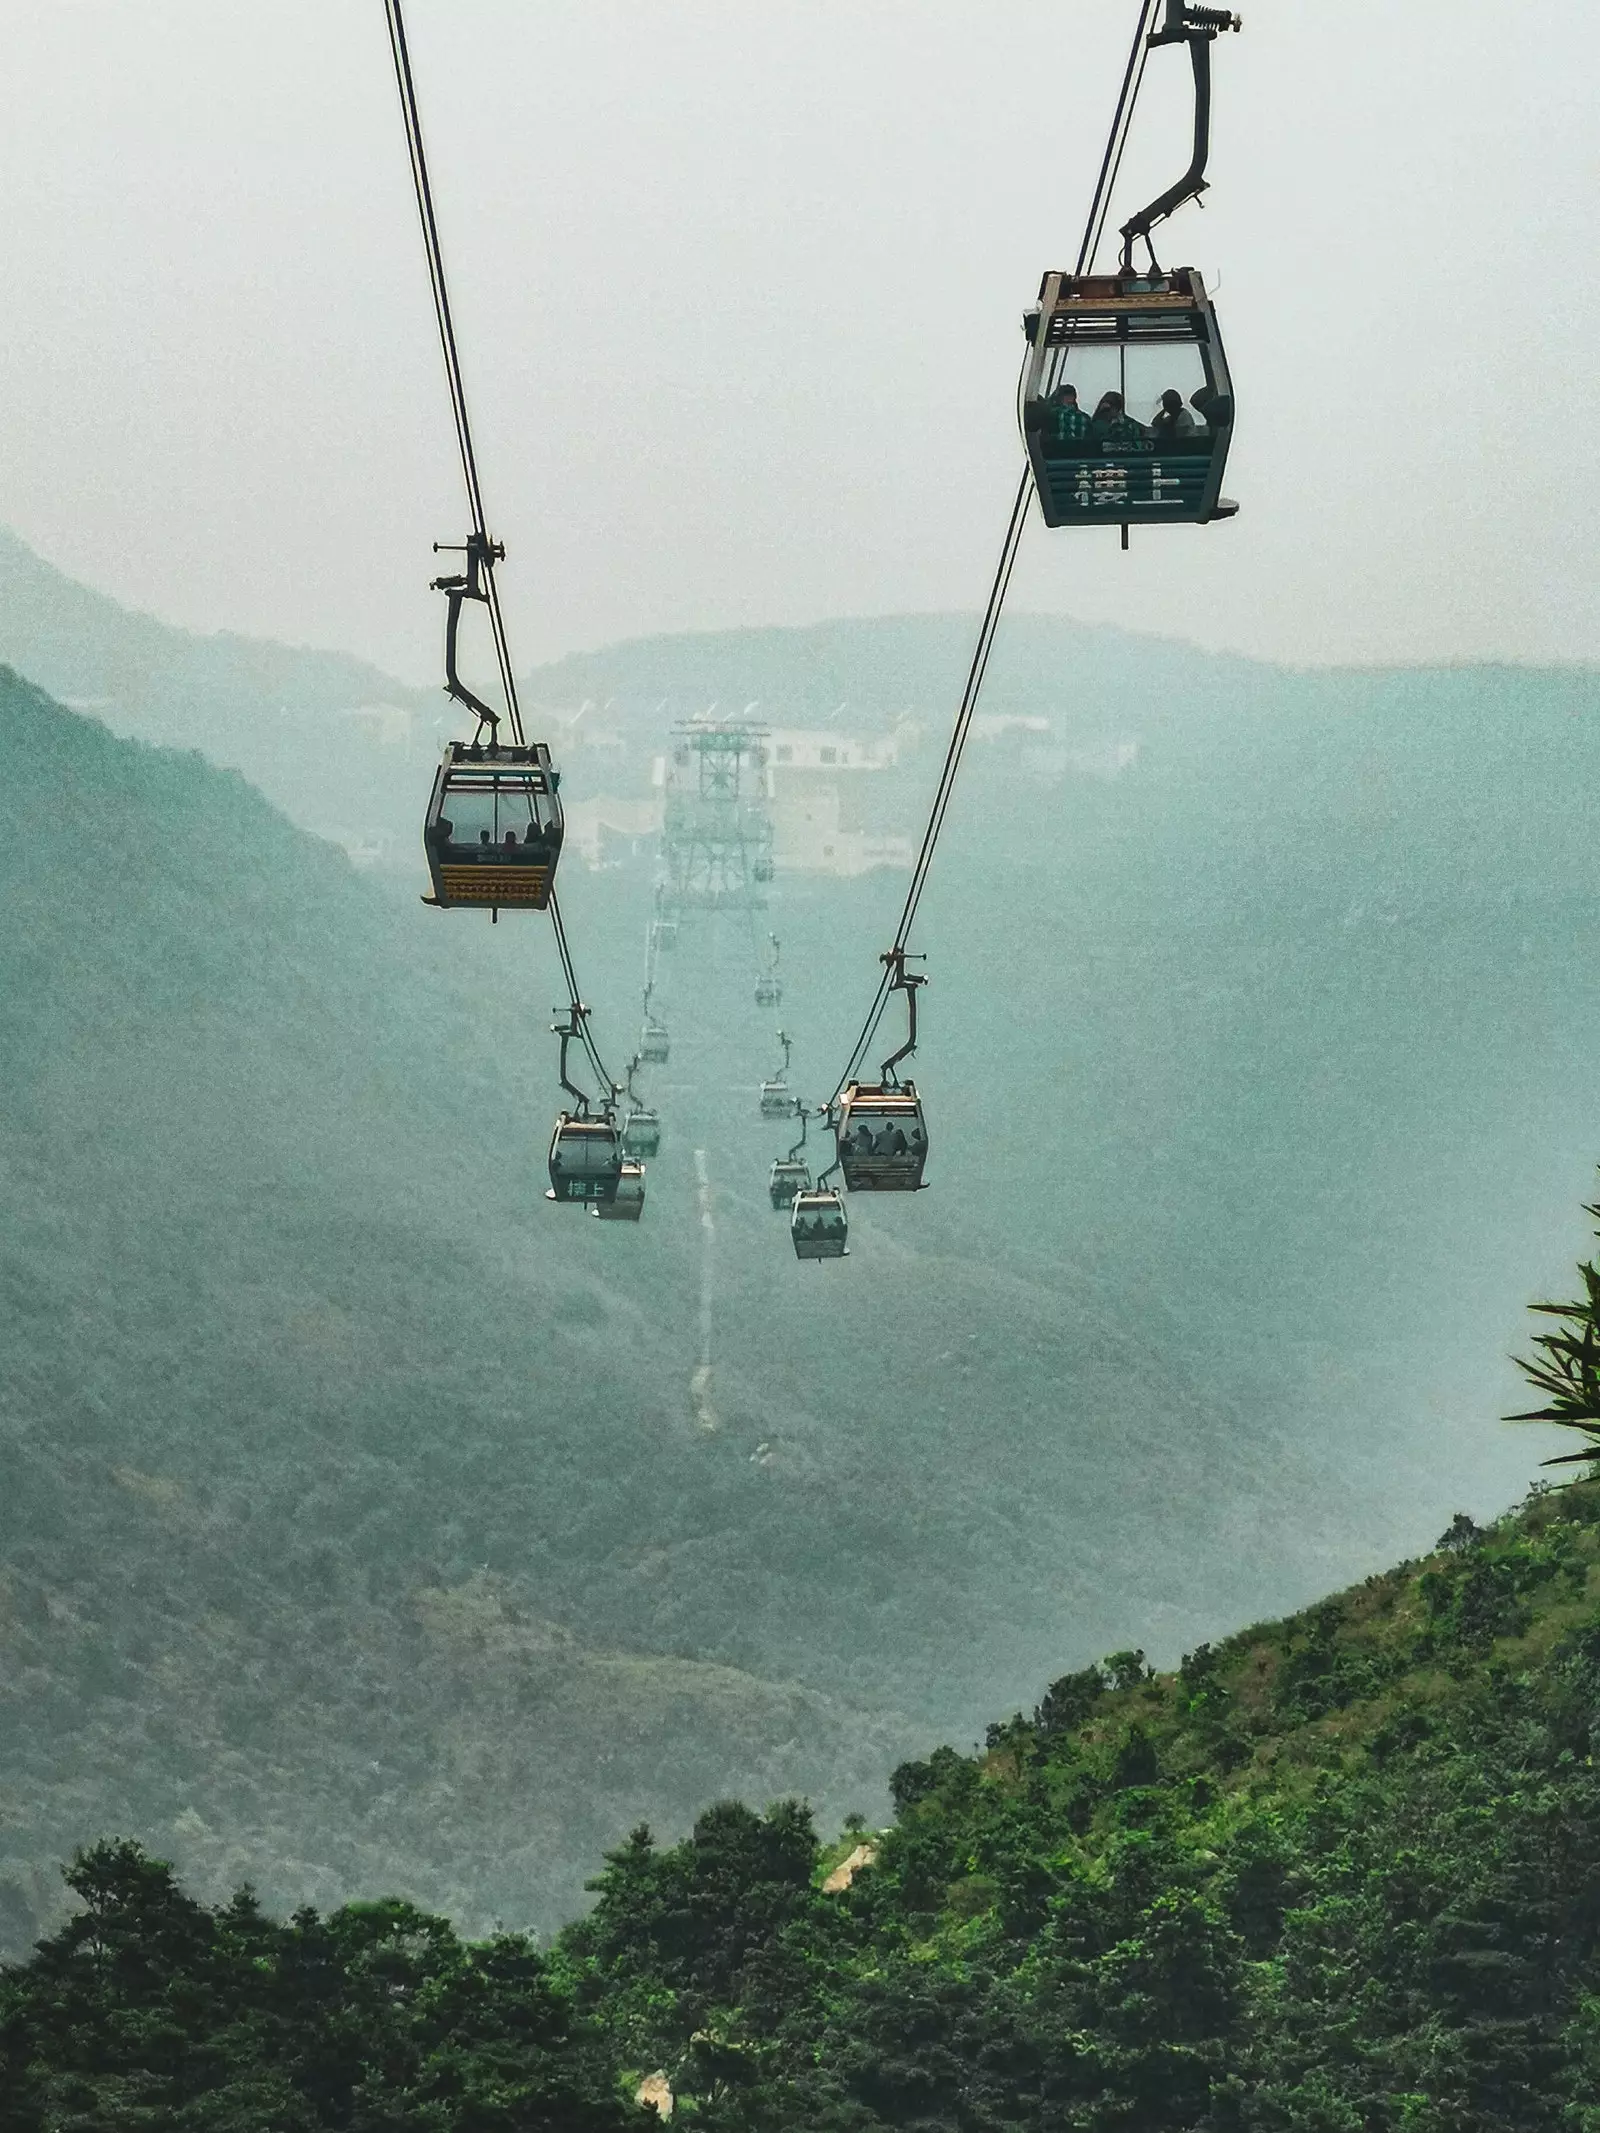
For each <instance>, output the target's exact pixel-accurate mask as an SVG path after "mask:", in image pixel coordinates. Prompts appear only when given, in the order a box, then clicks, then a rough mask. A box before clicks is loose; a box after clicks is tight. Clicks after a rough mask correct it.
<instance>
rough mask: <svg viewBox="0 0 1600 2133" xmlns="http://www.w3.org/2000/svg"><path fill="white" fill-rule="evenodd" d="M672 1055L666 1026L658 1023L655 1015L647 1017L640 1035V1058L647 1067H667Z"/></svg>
mask: <svg viewBox="0 0 1600 2133" xmlns="http://www.w3.org/2000/svg"><path fill="white" fill-rule="evenodd" d="M671 1053H672V1044H671V1040H670V1039H669V1038H668V1036H667V1027H666V1024H665V1023H664V1022H658V1021H657V1020H656V1018H655V1016H654V1015H646V1016H645V1018H644V1028H643V1029H642V1030H641V1031H640V1033H639V1057H640V1058H641V1059H642V1060H643V1061H644V1063H645V1065H646V1066H665V1065H666V1063H667V1060H668V1059H669V1058H670V1056H671Z"/></svg>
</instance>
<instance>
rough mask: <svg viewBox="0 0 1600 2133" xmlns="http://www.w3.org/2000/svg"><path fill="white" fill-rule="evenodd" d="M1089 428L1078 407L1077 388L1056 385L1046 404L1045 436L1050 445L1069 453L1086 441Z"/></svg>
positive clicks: (1084, 416) (1083, 414) (1088, 423)
mask: <svg viewBox="0 0 1600 2133" xmlns="http://www.w3.org/2000/svg"><path fill="white" fill-rule="evenodd" d="M1091 428H1092V424H1091V422H1090V420H1089V417H1088V416H1087V415H1086V414H1085V413H1084V411H1083V409H1082V408H1081V407H1080V406H1079V405H1078V388H1077V387H1076V386H1075V385H1058V386H1057V387H1056V389H1055V391H1054V392H1053V393H1052V394H1051V395H1050V398H1049V400H1048V401H1047V402H1046V406H1045V432H1044V433H1045V436H1046V437H1047V438H1048V439H1049V441H1050V442H1051V443H1052V444H1057V445H1062V446H1064V447H1065V448H1066V449H1067V450H1068V451H1071V450H1072V448H1073V447H1074V446H1075V445H1076V446H1081V445H1083V444H1084V443H1085V442H1086V441H1087V439H1088V437H1089V434H1090V430H1091Z"/></svg>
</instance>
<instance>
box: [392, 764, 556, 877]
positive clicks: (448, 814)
mask: <svg viewBox="0 0 1600 2133" xmlns="http://www.w3.org/2000/svg"><path fill="white" fill-rule="evenodd" d="M556 784H557V773H556V772H555V771H554V770H553V769H552V768H551V766H550V750H549V749H548V748H547V747H546V746H545V744H544V742H543V741H535V742H534V743H533V745H532V746H531V747H528V748H516V747H510V746H506V747H502V746H500V745H499V744H498V743H497V742H495V741H489V742H487V743H481V742H478V741H449V742H447V743H446V745H445V751H444V760H443V762H442V763H441V764H440V765H439V768H438V771H437V773H436V774H435V777H434V780H433V795H432V798H431V799H430V800H429V802H428V814H427V820H426V822H425V824H424V826H423V832H422V839H423V847H424V849H425V851H426V852H427V855H428V872H429V873H430V874H431V875H432V877H433V894H432V896H430V897H428V898H426V899H425V901H426V902H428V903H432V904H438V905H440V906H442V907H443V908H444V909H445V910H455V909H458V908H467V909H472V910H478V911H482V910H496V911H499V910H526V911H543V910H544V909H546V907H547V906H548V904H549V902H550V890H551V887H552V885H553V883H554V881H555V873H556V861H557V860H558V859H559V857H560V855H561V836H562V819H561V802H560V800H559V798H558V797H557V794H556Z"/></svg>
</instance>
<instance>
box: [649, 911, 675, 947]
mask: <svg viewBox="0 0 1600 2133" xmlns="http://www.w3.org/2000/svg"><path fill="white" fill-rule="evenodd" d="M650 940H651V944H652V945H653V946H654V947H655V948H657V949H658V950H659V949H665V948H676V947H677V945H678V921H677V920H676V919H675V918H658V919H655V920H654V921H652V923H651V927H650Z"/></svg>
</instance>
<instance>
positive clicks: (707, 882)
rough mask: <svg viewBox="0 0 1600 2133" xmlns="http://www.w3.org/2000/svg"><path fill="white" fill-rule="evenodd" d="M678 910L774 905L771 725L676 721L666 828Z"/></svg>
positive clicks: (672, 899)
mask: <svg viewBox="0 0 1600 2133" xmlns="http://www.w3.org/2000/svg"><path fill="white" fill-rule="evenodd" d="M661 847H662V856H663V859H664V861H665V864H666V873H667V881H666V898H665V902H666V905H667V906H668V907H669V908H671V909H672V910H673V911H674V912H682V911H745V912H755V911H763V910H765V909H766V903H767V896H766V885H767V883H768V882H769V881H771V879H772V873H773V867H772V817H771V815H770V814H769V813H768V811H767V732H766V729H765V727H762V726H752V725H747V724H746V723H745V722H744V721H743V720H736V719H727V720H716V719H709V718H701V719H691V720H690V721H688V723H686V724H684V725H681V726H675V727H674V728H673V734H672V759H671V766H670V769H669V771H668V776H667V795H666V815H665V821H664V823H663V826H662V832H661Z"/></svg>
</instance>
